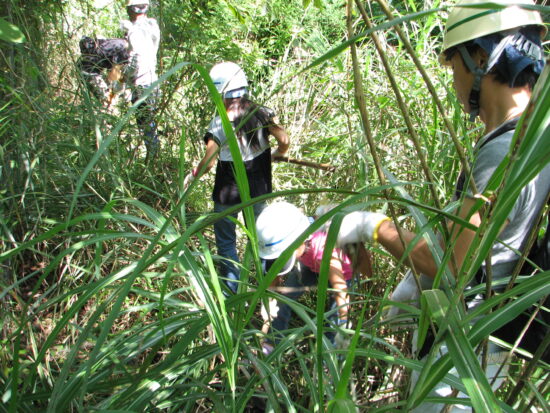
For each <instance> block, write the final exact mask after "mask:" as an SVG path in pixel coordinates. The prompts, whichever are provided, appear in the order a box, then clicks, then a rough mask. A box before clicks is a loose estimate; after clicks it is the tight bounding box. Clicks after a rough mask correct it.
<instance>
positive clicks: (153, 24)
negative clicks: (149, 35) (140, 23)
mask: <svg viewBox="0 0 550 413" xmlns="http://www.w3.org/2000/svg"><path fill="white" fill-rule="evenodd" d="M147 24H149V26H151V27H152V28H154V29H158V28H159V24H158V22H157V19H154V18H152V17H148V18H147Z"/></svg>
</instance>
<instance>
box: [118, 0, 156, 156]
mask: <svg viewBox="0 0 550 413" xmlns="http://www.w3.org/2000/svg"><path fill="white" fill-rule="evenodd" d="M149 6H150V4H149V0H128V2H127V5H126V11H127V13H128V17H129V18H130V20H123V21H122V22H121V27H122V29H123V30H124V32H125V35H126V39H127V40H128V44H129V48H130V63H129V64H128V66H127V69H126V73H125V76H126V78H127V79H128V80H129V82H130V84H131V86H132V103H135V102H137V101H138V100H139V99H141V98H142V97H143V96H145V94H146V93H147V90H148V89H149V88H150V87H151V85H152V84H153V83H154V82H156V81H157V80H158V76H157V53H158V49H159V45H160V29H159V26H158V23H157V21H156V20H155V19H153V18H151V17H148V16H147V12H148V11H149ZM158 98H159V90H158V88H155V89H154V90H152V91H151V92H150V94H149V96H148V97H147V98H146V99H145V100H144V101H143V102H142V103H141V104H140V105H139V107H138V109H137V111H136V122H137V124H138V128H139V129H140V131H141V133H142V134H143V136H144V140H145V146H146V148H147V158H146V160H147V161H148V160H151V159H153V158H154V157H155V156H156V154H157V152H158V149H159V139H158V134H157V123H156V120H155V115H156V105H157V100H158Z"/></svg>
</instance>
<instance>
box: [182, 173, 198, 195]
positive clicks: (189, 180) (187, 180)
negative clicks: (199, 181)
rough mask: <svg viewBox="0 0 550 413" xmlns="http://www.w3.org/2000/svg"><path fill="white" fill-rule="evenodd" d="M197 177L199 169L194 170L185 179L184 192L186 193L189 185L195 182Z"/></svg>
mask: <svg viewBox="0 0 550 413" xmlns="http://www.w3.org/2000/svg"><path fill="white" fill-rule="evenodd" d="M196 177H197V169H196V168H195V169H193V170H192V171H191V172H189V173H188V174H187V176H186V177H185V179H184V180H183V190H184V191H186V190H187V188H189V185H191V183H192V182H193V181H194V180H195V178H196Z"/></svg>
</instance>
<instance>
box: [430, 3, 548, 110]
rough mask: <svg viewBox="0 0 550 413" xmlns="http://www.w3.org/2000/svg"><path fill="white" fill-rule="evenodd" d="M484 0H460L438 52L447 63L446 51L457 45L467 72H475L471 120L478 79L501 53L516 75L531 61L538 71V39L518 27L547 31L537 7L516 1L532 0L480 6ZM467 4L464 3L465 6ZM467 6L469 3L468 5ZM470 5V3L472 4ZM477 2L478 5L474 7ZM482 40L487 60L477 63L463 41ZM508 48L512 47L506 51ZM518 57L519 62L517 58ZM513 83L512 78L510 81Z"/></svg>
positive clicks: (477, 99) (476, 107)
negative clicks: (531, 7) (479, 64)
mask: <svg viewBox="0 0 550 413" xmlns="http://www.w3.org/2000/svg"><path fill="white" fill-rule="evenodd" d="M483 3H485V0H459V1H458V2H457V4H456V6H457V7H454V8H453V10H452V11H451V13H450V14H449V18H448V20H447V26H446V29H445V37H444V39H443V50H442V51H443V53H442V54H441V55H440V58H439V60H440V62H441V63H443V64H449V62H447V60H446V56H445V55H446V53H445V52H446V51H448V50H449V49H450V48H452V47H456V48H457V50H458V52H459V53H460V55H461V56H462V60H463V62H464V64H465V65H466V67H467V68H468V69H469V70H470V72H472V73H473V75H474V82H473V85H472V88H471V90H470V95H469V98H468V103H469V108H470V110H469V112H470V120H471V121H474V119H475V118H476V117H477V116H478V115H479V111H480V108H479V106H480V96H481V79H482V78H483V76H485V75H487V74H488V73H491V70H492V69H493V68H495V67H497V65H498V64H499V60H500V59H501V56H506V64H507V65H508V67H507V68H506V72H507V73H509V74H514V76H513V77H512V79H514V78H515V76H517V74H518V73H520V72H521V71H522V70H524V69H525V68H526V67H527V66H531V65H533V66H534V68H535V69H536V70H535V71H538V72H537V73H540V71H541V70H542V66H543V65H544V60H543V50H542V47H541V45H540V39H534V40H535V41H538V42H535V41H533V39H529V38H527V37H526V36H525V35H524V34H522V33H521V32H520V29H521V28H523V27H528V26H538V27H540V28H541V30H540V33H541V35H542V36H544V35H545V34H546V27H545V26H544V24H543V22H542V19H541V17H540V14H539V13H538V12H537V11H534V10H529V9H523V8H521V7H519V6H517V4H525V5H533V1H532V0H497V1H495V3H497V4H499V5H500V6H502V7H497V8H488V7H487V8H486V7H483V6H482V8H480V7H479V6H480V5H482V4H483ZM464 6H466V7H464ZM468 6H470V7H468ZM471 6H473V7H471ZM476 6H477V7H476ZM497 33H499V34H501V35H502V37H501V39H500V40H498V42H497V41H495V39H494V38H493V39H488V38H487V37H486V36H488V35H491V34H497ZM470 41H471V42H478V43H479V42H483V45H482V44H481V43H479V44H478V46H480V47H482V48H483V49H484V50H485V51H486V52H487V54H488V59H487V62H486V63H485V64H484V65H483V67H479V66H478V65H477V63H475V62H474V60H473V59H472V56H471V55H470V53H469V52H468V50H467V48H466V47H465V43H466V42H470ZM508 49H515V50H514V53H512V54H509V53H508ZM508 56H512V57H513V58H514V59H515V61H516V62H515V63H514V68H513V69H514V70H513V73H512V72H511V71H510V69H511V62H510V61H509V57H508ZM519 60H521V62H520V61H519ZM511 84H512V82H511Z"/></svg>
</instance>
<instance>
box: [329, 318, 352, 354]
mask: <svg viewBox="0 0 550 413" xmlns="http://www.w3.org/2000/svg"><path fill="white" fill-rule="evenodd" d="M338 325H339V326H340V327H341V328H351V327H352V326H351V321H348V320H340V319H339V320H338ZM350 343H351V340H350V336H349V335H348V334H345V333H343V332H340V331H338V332H337V333H336V335H335V336H334V343H333V344H334V348H336V349H337V350H346V349H347V348H348V347H349V345H350Z"/></svg>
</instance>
